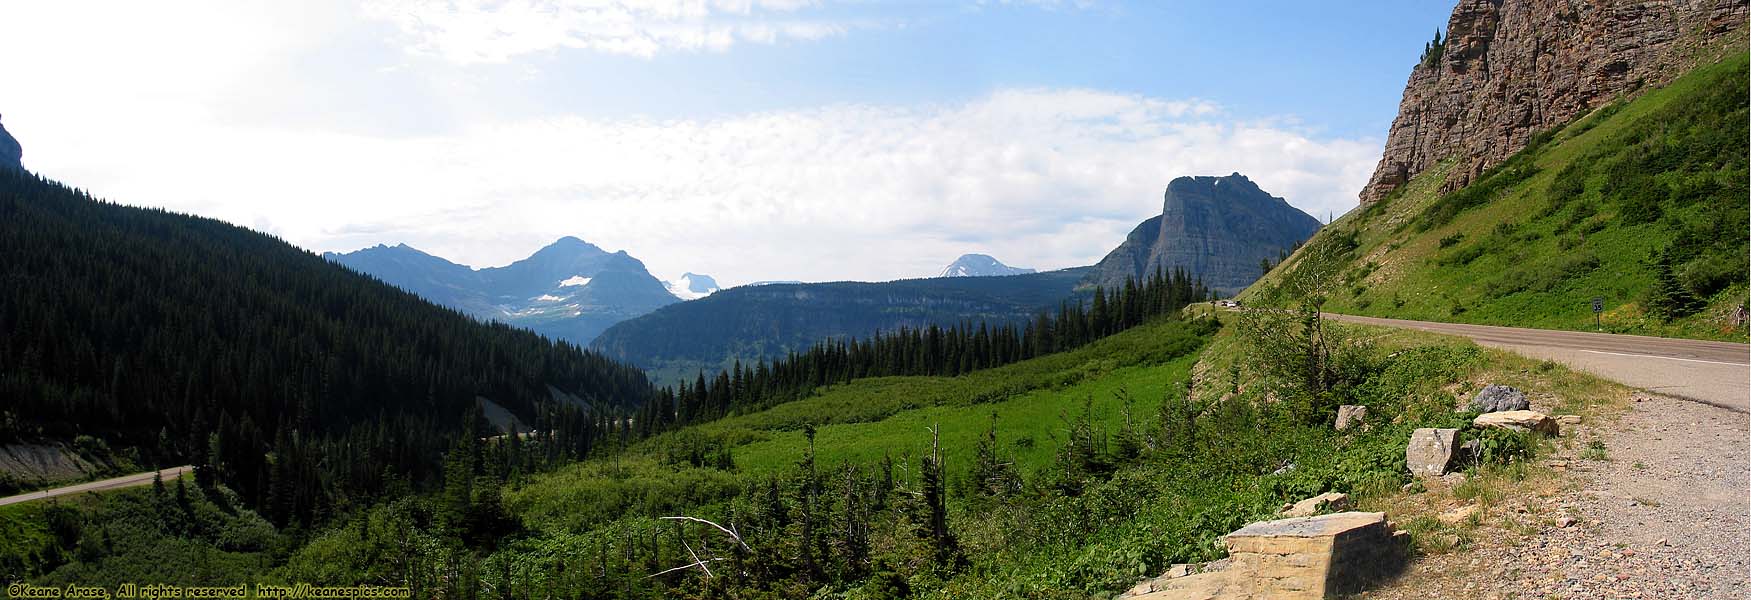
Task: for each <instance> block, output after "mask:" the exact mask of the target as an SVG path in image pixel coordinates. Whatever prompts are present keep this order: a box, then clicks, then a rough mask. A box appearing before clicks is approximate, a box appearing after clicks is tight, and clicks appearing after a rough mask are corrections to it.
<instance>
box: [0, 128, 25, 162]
mask: <svg viewBox="0 0 1751 600" xmlns="http://www.w3.org/2000/svg"><path fill="white" fill-rule="evenodd" d="M23 158H24V146H21V145H19V144H18V140H15V139H13V138H12V134H10V133H6V126H5V125H0V169H20V170H22V169H24V163H23V162H21V159H23Z"/></svg>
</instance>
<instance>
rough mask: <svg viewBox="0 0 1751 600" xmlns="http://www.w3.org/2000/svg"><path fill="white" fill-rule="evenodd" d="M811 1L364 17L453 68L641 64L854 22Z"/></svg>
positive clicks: (519, 5) (583, 0)
mask: <svg viewBox="0 0 1751 600" xmlns="http://www.w3.org/2000/svg"><path fill="white" fill-rule="evenodd" d="M816 7H817V3H816V2H813V1H811V0H510V1H503V2H487V1H481V0H452V1H449V2H426V1H419V0H412V1H408V0H381V1H378V2H374V3H372V4H370V5H368V6H367V10H366V14H367V15H368V16H372V17H376V18H380V19H384V20H387V21H389V22H391V23H394V24H395V26H396V27H397V28H399V30H400V31H401V33H402V34H403V35H405V36H406V37H407V42H408V43H409V46H408V48H409V49H410V50H412V51H415V52H419V53H425V54H431V55H436V56H440V57H443V58H445V59H448V60H451V61H454V62H457V63H461V64H471V63H500V62H505V61H507V60H510V59H512V58H515V57H517V56H521V55H525V54H531V53H536V52H544V51H550V50H555V49H560V48H578V49H587V50H594V51H598V52H605V53H609V54H623V55H630V56H638V57H644V58H649V57H652V56H655V55H657V54H659V53H664V52H677V51H716V52H722V51H725V50H728V49H729V48H730V47H731V46H734V45H736V44H741V43H755V44H774V43H777V42H779V41H783V40H800V41H813V40H818V39H822V38H826V37H832V36H838V35H842V34H844V33H845V32H846V31H847V30H848V29H850V28H852V27H855V26H857V24H856V22H853V21H845V20H837V19H831V18H828V17H824V16H819V15H815V14H809V12H808V11H807V9H810V8H816Z"/></svg>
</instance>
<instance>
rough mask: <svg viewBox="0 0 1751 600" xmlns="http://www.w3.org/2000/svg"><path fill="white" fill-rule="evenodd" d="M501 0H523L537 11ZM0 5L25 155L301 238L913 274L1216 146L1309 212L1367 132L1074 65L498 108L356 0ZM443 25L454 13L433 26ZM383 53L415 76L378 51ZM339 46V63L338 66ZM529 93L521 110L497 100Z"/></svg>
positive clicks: (1348, 167) (1336, 204) (754, 33)
mask: <svg viewBox="0 0 1751 600" xmlns="http://www.w3.org/2000/svg"><path fill="white" fill-rule="evenodd" d="M601 5H602V6H607V7H609V8H613V7H619V6H620V5H619V4H617V3H615V4H609V3H602V4H601ZM507 6H512V7H513V8H512V9H510V10H511V11H512V13H513V14H518V15H522V16H521V17H518V18H527V19H529V20H530V21H532V22H533V21H542V20H543V19H542V18H540V17H543V15H542V14H541V13H540V11H541V10H546V9H545V8H543V7H541V6H538V5H533V4H526V3H525V4H514V3H513V4H509V5H507ZM516 7H524V8H516ZM622 8H624V7H622ZM812 9H813V7H812V4H811V3H808V2H797V1H788V2H774V1H760V0H743V1H741V2H671V3H663V4H640V5H639V6H637V7H634V8H625V10H630V11H643V12H639V13H638V14H639V15H643V16H640V17H639V18H640V19H641V20H640V21H639V23H640V24H639V25H637V26H636V27H631V29H628V30H627V31H630V32H633V33H629V34H627V35H625V36H621V37H619V38H614V37H612V36H610V37H601V36H596V37H594V38H592V37H590V36H591V35H595V34H592V33H590V32H589V31H587V30H580V29H578V28H577V27H575V26H574V25H575V23H573V22H572V21H567V20H566V18H561V19H550V20H551V21H554V22H556V23H558V24H557V25H552V26H550V27H548V28H546V29H542V28H541V27H539V26H538V27H535V28H534V31H535V33H533V34H529V35H534V36H536V37H535V38H533V41H531V40H526V39H522V38H521V36H522V35H524V34H525V33H524V32H525V30H522V29H518V28H517V27H515V23H510V22H505V21H492V20H491V19H488V21H486V23H488V25H480V24H471V23H463V22H460V21H458V22H457V23H454V24H444V25H443V26H441V27H436V28H435V29H433V30H432V31H434V32H437V33H434V34H433V35H438V36H439V37H436V38H432V39H434V40H439V41H434V42H433V43H434V44H437V45H435V46H433V47H432V51H433V52H461V53H462V54H461V55H460V56H461V57H462V58H463V59H468V60H485V59H502V58H505V57H512V56H517V55H519V54H520V53H527V52H539V51H541V50H542V49H543V48H545V47H552V46H553V44H554V43H556V42H555V40H558V42H557V43H560V44H562V45H563V44H565V43H598V42H599V43H610V42H609V41H602V40H614V39H618V40H621V41H619V42H612V43H620V44H627V45H628V46H627V47H633V46H637V44H640V43H646V42H648V43H649V44H655V45H654V46H646V47H647V48H653V50H652V51H653V52H654V51H659V50H662V49H669V48H671V46H664V45H663V44H672V43H675V42H672V41H669V40H672V39H679V38H673V36H671V37H669V38H665V37H662V35H658V34H649V33H648V32H646V30H647V29H650V27H647V25H648V24H649V23H662V22H671V23H679V24H680V25H677V27H680V28H682V29H687V28H690V27H691V28H693V29H691V31H694V33H698V32H699V31H704V30H701V29H699V28H698V27H697V25H698V23H699V22H700V21H702V20H703V21H710V22H712V23H713V24H715V23H717V20H718V17H719V15H725V18H726V19H729V20H728V21H726V22H730V23H732V24H733V25H734V26H735V28H733V30H732V31H731V32H730V34H729V35H730V36H731V40H732V41H731V43H741V42H743V41H749V42H757V43H766V42H777V41H781V40H785V39H801V38H802V37H804V34H802V33H798V32H797V31H798V30H785V29H783V28H782V27H779V26H778V25H774V24H776V23H783V22H805V21H806V19H805V17H807V16H808V15H807V14H805V13H809V11H811V10H812ZM555 10H560V9H555ZM563 10H573V9H563ZM605 10H606V9H605ZM516 11H522V12H520V13H519V12H516ZM574 12H575V11H574ZM568 14H570V13H568ZM578 14H581V13H578ZM809 14H812V13H809ZM6 17H7V18H5V19H0V56H11V57H28V59H22V58H21V59H20V60H15V61H11V62H8V63H7V65H6V70H5V75H6V76H5V77H3V78H0V103H3V104H0V111H4V114H5V117H6V120H5V123H6V126H7V128H8V129H9V130H11V131H12V132H13V133H14V134H15V135H16V136H17V137H18V138H19V139H20V141H21V142H22V143H23V145H24V149H25V157H24V161H25V165H26V167H28V168H31V169H33V170H36V171H37V172H39V173H42V174H45V175H47V176H50V177H53V178H56V179H60V180H62V181H64V182H67V183H69V184H72V185H75V186H79V187H83V188H87V189H90V190H92V191H93V192H94V193H96V194H98V195H100V196H103V197H107V198H109V199H112V200H115V201H119V202H124V203H129V204H136V205H149V206H161V207H167V208H171V209H174V210H180V211H186V212H193V213H197V214H201V215H205V216H211V217H217V218H222V219H225V220H228V221H231V222H233V223H239V224H243V225H247V226H250V227H254V228H256V229H260V230H263V231H268V232H271V233H274V234H275V235H279V236H281V237H283V238H284V239H287V240H288V241H291V242H293V243H296V244H299V245H301V246H304V247H306V248H310V249H313V250H319V251H320V250H352V249H356V248H358V247H362V246H367V245H373V244H377V243H392V244H393V243H397V242H406V243H409V244H412V245H414V246H417V247H420V248H422V249H425V250H427V251H430V252H433V253H436V254H438V255H441V256H445V257H448V258H451V259H454V260H457V261H460V262H465V263H469V264H474V265H480V266H484V265H492V264H504V263H507V262H509V261H511V260H513V259H516V258H520V257H522V256H526V255H527V254H528V253H529V252H531V251H533V250H534V249H535V248H537V247H539V246H541V245H544V244H546V243H548V242H551V241H552V240H553V239H555V238H558V237H560V236H564V235H577V236H579V237H582V238H584V239H586V240H589V241H591V242H594V243H596V244H598V245H601V246H603V247H605V248H609V249H625V250H627V251H628V252H630V253H632V254H633V255H634V256H637V257H639V258H641V259H643V260H644V261H645V262H646V264H647V265H648V266H649V267H650V268H651V270H652V271H653V272H655V273H658V274H659V275H674V274H678V273H681V272H683V271H692V272H695V273H707V274H711V275H714V276H716V277H717V278H718V280H719V281H720V282H721V283H723V284H735V283H744V282H749V281H755V280H763V279H804V280H829V279H872V280H873V279H890V278H898V277H910V276H921V275H928V274H933V273H936V272H937V271H938V270H940V269H941V267H942V266H943V265H944V264H946V263H947V262H948V261H950V260H952V259H954V258H955V257H956V256H958V255H960V254H962V253H966V252H975V251H977V252H986V253H990V254H993V255H995V256H997V257H998V258H1000V259H1001V260H1003V261H1004V262H1006V263H1009V264H1014V265H1022V266H1030V267H1036V268H1045V269H1050V268H1060V267H1069V266H1076V265H1082V264H1089V263H1091V262H1093V261H1095V260H1098V259H1099V258H1100V257H1101V256H1102V255H1103V254H1104V253H1105V252H1106V251H1108V250H1110V249H1111V248H1112V247H1113V246H1115V245H1117V244H1118V243H1119V241H1120V240H1122V239H1123V238H1124V236H1125V234H1126V233H1127V232H1128V231H1129V230H1130V229H1131V228H1132V227H1133V226H1135V225H1136V224H1137V223H1138V222H1139V221H1141V220H1143V219H1145V218H1147V217H1149V216H1152V215H1153V214H1156V213H1157V212H1158V211H1159V210H1160V202H1161V190H1162V188H1163V187H1165V186H1166V185H1167V182H1168V181H1170V180H1171V179H1172V178H1174V177H1177V176H1180V175H1191V174H1202V175H1222V174H1227V173H1229V172H1233V171H1239V172H1242V173H1245V174H1247V175H1249V176H1251V177H1252V178H1253V179H1254V180H1255V181H1257V182H1258V183H1259V184H1260V185H1261V186H1262V187H1264V188H1265V189H1266V190H1267V191H1270V192H1271V193H1273V194H1276V195H1279V196H1284V197H1286V198H1288V199H1289V201H1290V202H1291V203H1293V204H1295V205H1296V206H1299V207H1301V208H1303V209H1305V210H1307V211H1308V212H1310V213H1312V214H1314V215H1316V216H1320V217H1323V216H1324V215H1325V213H1326V212H1327V211H1334V212H1341V211H1342V210H1345V209H1347V208H1349V207H1351V206H1354V204H1355V200H1354V197H1355V196H1354V195H1355V192H1356V191H1357V190H1359V189H1360V188H1361V186H1362V184H1363V183H1364V182H1365V181H1366V179H1367V176H1368V174H1369V170H1370V169H1371V168H1372V166H1373V164H1374V160H1375V158H1376V156H1378V149H1379V142H1378V141H1377V140H1371V139H1343V138H1333V137H1330V136H1321V135H1317V134H1314V133H1310V132H1308V131H1306V130H1304V129H1302V128H1300V127H1298V126H1297V125H1295V124H1294V123H1293V122H1286V121H1244V120H1240V119H1236V118H1234V117H1232V116H1229V115H1227V114H1225V113H1224V112H1223V110H1222V108H1221V107H1220V106H1218V105H1216V104H1214V103H1211V102H1207V101H1202V100H1197V99H1166V98H1153V97H1144V96H1137V95H1129V94H1116V93H1110V92H1106V91H1100V90H1088V89H999V90H997V91H994V92H991V93H988V94H986V95H983V96H981V97H978V98H975V99H972V100H967V101H958V102H948V103H937V104H917V105H870V104H833V105H828V106H821V107H816V108H809V109H799V110H787V111H780V112H761V113H752V114H740V115H731V116H726V117H721V118H711V119H681V120H654V119H622V120H604V119H589V118H583V117H578V116H568V115H564V114H560V115H551V113H545V114H550V116H548V117H544V118H512V117H507V116H504V115H506V114H511V113H510V112H508V111H504V110H502V109H501V107H499V106H498V105H496V104H494V103H493V102H492V99H494V98H498V96H494V97H487V96H483V95H481V94H480V93H479V91H478V90H475V89H473V88H471V87H470V86H481V85H483V84H481V83H480V80H476V79H473V78H469V77H465V76H457V75H456V74H455V72H456V71H463V70H466V69H457V68H454V67H453V66H452V65H449V63H448V61H443V60H430V59H409V60H408V64H407V65H406V66H405V67H406V68H405V69H400V67H399V66H397V65H395V64H393V63H394V61H396V60H400V59H402V58H406V57H403V56H401V55H400V53H399V51H397V50H393V49H389V48H386V47H383V46H381V45H376V46H373V45H371V44H372V43H380V36H381V35H382V34H385V33H388V34H392V35H395V34H397V33H396V32H397V31H399V29H395V28H391V27H389V26H387V25H381V26H377V27H378V28H375V29H374V28H373V27H372V26H364V25H360V22H359V19H358V15H357V13H356V9H355V7H353V6H350V5H347V4H344V3H336V4H317V3H314V2H312V3H299V4H295V5H283V4H275V3H260V4H249V3H233V2H222V3H215V4H212V5H209V6H192V5H175V6H170V7H161V6H157V5H152V6H149V7H148V6H143V5H136V4H126V3H123V4H116V5H111V6H107V7H104V8H102V9H94V8H93V7H91V6H88V5H84V4H80V3H44V4H30V5H20V6H19V7H14V8H9V9H8V10H7V15H6ZM443 18H449V17H443V16H440V17H439V20H440V21H441V20H442V19H443ZM567 18H571V19H574V21H575V19H576V18H578V17H575V16H573V17H567ZM607 22H611V21H607ZM419 23H421V22H418V21H416V22H415V24H416V25H418V24H419ZM424 23H425V24H426V25H431V23H432V22H431V21H426V22H424ZM567 23H573V24H571V25H568V24H567ZM457 27H477V29H471V30H468V31H464V32H461V33H454V35H459V36H462V37H461V39H462V40H463V42H464V43H460V44H459V45H456V46H454V47H451V46H449V45H447V44H448V42H442V40H443V39H446V38H442V36H444V35H452V33H447V32H449V31H450V29H447V28H457ZM760 27H771V28H770V29H759V28H760ZM829 27H830V26H829ZM651 30H652V31H654V29H651ZM506 31H518V34H516V35H511V34H505V33H504V32H506ZM821 31H823V32H826V33H821V35H832V33H830V31H829V30H821ZM501 34H503V35H501ZM676 35H679V34H676ZM690 35H691V34H690ZM702 35H703V34H702ZM710 37H711V36H710V35H703V37H699V38H698V39H700V40H705V39H707V38H710ZM480 39H484V40H487V42H486V43H485V46H479V45H471V44H475V43H476V42H478V40H480ZM590 40H596V41H590ZM638 40H645V42H639V41H638ZM687 43H692V42H687ZM698 43H699V44H706V42H705V41H700V42H698ZM337 47H338V48H343V49H345V51H344V52H342V53H341V55H340V56H338V57H335V56H329V57H328V59H327V62H323V61H316V62H311V61H309V60H307V57H309V56H311V55H312V54H314V55H316V56H319V57H321V56H326V55H323V54H322V53H323V52H332V50H331V49H332V48H337ZM354 47H362V48H365V49H366V50H363V51H358V52H355V51H353V50H352V49H353V48H354ZM700 47H701V48H705V47H706V46H700ZM385 57H388V58H385ZM343 59H344V60H343ZM380 60H387V61H389V62H390V63H392V64H390V65H389V66H395V67H397V69H399V70H397V73H396V74H395V77H402V76H406V77H408V78H409V79H412V80H414V81H416V83H421V84H429V85H431V86H432V89H433V90H435V91H420V89H414V90H412V91H409V90H408V89H404V87H406V86H404V85H403V84H401V83H398V82H400V81H401V80H400V79H395V78H391V77H390V76H388V75H376V74H374V73H377V72H378V71H379V70H381V69H382V68H384V66H385V65H383V64H379V63H378V61H380ZM348 61H358V62H360V63H362V64H361V65H351V64H348V65H345V66H347V67H355V66H356V67H357V68H358V70H359V72H357V73H354V72H351V71H346V70H345V69H343V68H341V67H336V66H335V64H334V63H345V62H348ZM434 64H437V65H439V66H434ZM440 67H443V68H440ZM337 71H338V72H339V74H338V75H337V74H336V72H337ZM401 71H406V73H402V72H401ZM434 82H435V83H434ZM376 87H382V88H385V89H384V90H382V91H380V92H377V94H378V95H372V94H373V92H372V89H373V88H376ZM414 87H417V86H414ZM450 104H453V105H454V106H453V107H450V108H446V107H447V105H450ZM422 111H438V112H442V113H443V115H442V116H441V118H439V117H434V118H433V119H434V120H441V121H443V123H444V126H442V127H417V126H405V127H383V128H373V127H358V126H349V125H350V124H352V123H376V122H390V121H394V120H396V119H398V118H402V117H401V115H403V114H411V115H413V116H412V117H408V118H414V117H417V116H418V113H420V112H422ZM531 113H541V111H527V112H524V113H519V114H531ZM288 114H289V115H292V117H286V116H285V115H288ZM337 115H339V116H338V117H337ZM341 117H344V118H341ZM337 122H338V123H339V124H338V125H337V124H336V123H337Z"/></svg>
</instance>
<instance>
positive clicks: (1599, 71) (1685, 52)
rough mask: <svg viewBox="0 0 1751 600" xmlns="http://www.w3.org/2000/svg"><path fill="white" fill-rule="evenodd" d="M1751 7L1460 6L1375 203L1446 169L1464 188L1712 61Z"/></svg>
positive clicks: (1658, 1) (1419, 70) (1416, 72)
mask: <svg viewBox="0 0 1751 600" xmlns="http://www.w3.org/2000/svg"><path fill="white" fill-rule="evenodd" d="M1745 21H1746V0H1641V1H1636V0H1460V1H1459V5H1458V6H1457V7H1455V8H1454V9H1453V16H1452V17H1451V18H1450V19H1449V20H1448V23H1447V41H1446V43H1445V44H1444V47H1443V48H1442V52H1441V53H1440V54H1439V56H1438V57H1437V58H1434V59H1433V60H1429V61H1425V62H1423V63H1421V64H1418V65H1417V66H1416V67H1415V68H1414V69H1412V70H1411V76H1410V82H1409V83H1407V84H1406V85H1405V90H1404V99H1403V100H1402V101H1401V102H1400V103H1399V109H1398V117H1397V118H1396V119H1394V120H1393V122H1392V130H1391V132H1390V133H1389V134H1388V135H1387V138H1386V152H1385V154H1384V155H1383V156H1381V158H1380V165H1379V166H1378V167H1376V168H1375V171H1374V177H1373V178H1372V179H1370V180H1369V182H1368V186H1367V187H1366V188H1363V190H1362V193H1361V198H1362V201H1363V202H1364V203H1367V202H1373V201H1375V200H1379V199H1380V198H1382V197H1384V196H1385V195H1386V194H1387V193H1390V192H1391V191H1392V190H1394V189H1396V188H1397V187H1398V186H1400V185H1403V184H1404V183H1405V182H1406V181H1408V180H1409V179H1410V178H1411V177H1413V176H1415V175H1416V174H1417V173H1420V172H1422V171H1423V170H1424V169H1427V168H1429V167H1430V166H1432V165H1434V164H1435V163H1437V162H1440V161H1441V160H1443V159H1446V158H1449V157H1452V158H1455V159H1456V160H1457V161H1458V163H1457V164H1456V165H1455V166H1454V168H1453V170H1452V171H1451V173H1450V174H1449V175H1448V180H1447V183H1446V186H1445V189H1454V188H1457V187H1460V186H1463V185H1465V184H1467V183H1470V181H1471V180H1472V179H1473V178H1475V177H1476V176H1477V175H1478V174H1480V173H1482V172H1483V170H1484V169H1487V168H1489V167H1490V166H1493V165H1495V164H1497V163H1500V162H1501V161H1503V160H1504V159H1506V158H1508V157H1509V156H1511V155H1513V154H1514V152H1516V151H1518V150H1519V149H1521V148H1523V147H1525V146H1526V142H1527V140H1528V139H1529V138H1530V137H1531V136H1532V135H1533V134H1535V133H1537V132H1539V131H1543V130H1545V129H1549V128H1551V127H1554V126H1558V125H1562V124H1564V123H1567V122H1568V121H1569V120H1571V119H1573V118H1575V117H1576V116H1578V115H1581V114H1583V113H1584V112H1586V111H1588V110H1591V109H1593V108H1596V107H1598V106H1600V105H1602V104H1605V103H1607V102H1610V101H1612V100H1613V99H1615V98H1617V97H1618V96H1619V95H1622V94H1627V93H1632V92H1634V91H1636V90H1638V89H1641V88H1643V87H1646V86H1649V85H1658V84H1661V83H1664V82H1666V81H1668V80H1669V79H1671V78H1672V77H1674V76H1676V75H1678V74H1680V73H1682V72H1684V71H1686V70H1688V68H1689V67H1691V66H1693V65H1694V64H1695V63H1696V62H1697V61H1698V60H1702V59H1711V58H1714V55H1713V52H1711V51H1718V48H1719V46H1721V45H1722V42H1724V41H1726V40H1727V39H1728V38H1732V37H1734V36H1737V38H1743V37H1744V34H1743V32H1744V27H1745Z"/></svg>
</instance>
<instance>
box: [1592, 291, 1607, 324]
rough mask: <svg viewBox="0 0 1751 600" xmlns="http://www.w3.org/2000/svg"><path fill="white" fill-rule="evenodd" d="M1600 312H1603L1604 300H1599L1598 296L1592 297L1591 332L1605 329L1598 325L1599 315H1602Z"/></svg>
mask: <svg viewBox="0 0 1751 600" xmlns="http://www.w3.org/2000/svg"><path fill="white" fill-rule="evenodd" d="M1602 312H1605V299H1604V298H1600V297H1598V296H1594V297H1593V330H1595V331H1599V330H1603V329H1605V326H1604V325H1601V324H1600V323H1599V313H1602Z"/></svg>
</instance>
